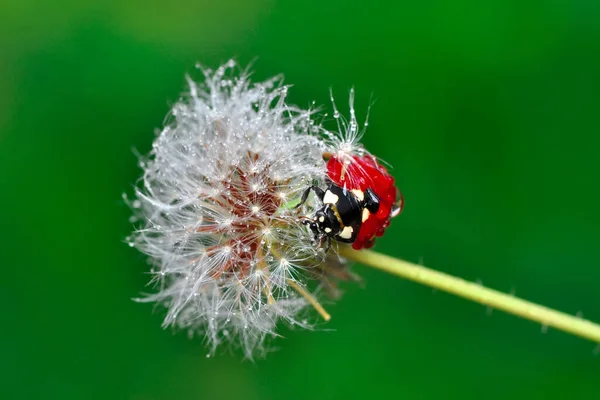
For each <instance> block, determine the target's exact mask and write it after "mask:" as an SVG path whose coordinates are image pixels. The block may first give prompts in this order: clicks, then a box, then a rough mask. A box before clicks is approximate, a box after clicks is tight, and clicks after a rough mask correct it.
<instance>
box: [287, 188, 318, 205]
mask: <svg viewBox="0 0 600 400" xmlns="http://www.w3.org/2000/svg"><path fill="white" fill-rule="evenodd" d="M311 190H312V191H313V192H315V194H316V195H317V197H318V198H319V200H321V201H323V197H324V196H325V192H324V191H323V189H321V188H320V187H318V186H309V187H308V188H307V189H306V190H305V191H304V193H302V198H301V199H300V203H298V204H297V205H296V206H294V208H298V207H300V206H301V205H302V204H304V203H306V199H308V194H309V193H310V191H311Z"/></svg>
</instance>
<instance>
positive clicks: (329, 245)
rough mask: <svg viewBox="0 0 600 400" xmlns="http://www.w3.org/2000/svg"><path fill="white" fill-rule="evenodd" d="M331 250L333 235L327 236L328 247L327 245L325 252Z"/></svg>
mask: <svg viewBox="0 0 600 400" xmlns="http://www.w3.org/2000/svg"><path fill="white" fill-rule="evenodd" d="M329 250H331V236H327V247H325V253H328V252H329Z"/></svg>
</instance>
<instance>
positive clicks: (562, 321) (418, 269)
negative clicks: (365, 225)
mask: <svg viewBox="0 0 600 400" xmlns="http://www.w3.org/2000/svg"><path fill="white" fill-rule="evenodd" d="M340 255H341V256H342V257H345V258H348V259H350V260H353V261H356V262H359V263H361V264H364V265H367V266H369V267H373V268H376V269H379V270H381V271H385V272H387V273H390V274H393V275H397V276H400V277H402V278H406V279H409V280H411V281H415V282H418V283H421V284H423V285H426V286H429V287H432V288H435V289H439V290H443V291H445V292H448V293H452V294H454V295H456V296H460V297H464V298H466V299H469V300H472V301H475V302H477V303H481V304H483V305H486V306H489V307H493V308H496V309H498V310H503V311H505V312H507V313H509V314H513V315H516V316H519V317H522V318H525V319H528V320H531V321H535V322H539V323H540V324H542V326H549V327H553V328H556V329H559V330H561V331H564V332H568V333H571V334H573V335H576V336H579V337H582V338H585V339H589V340H591V341H593V342H596V343H600V325H598V324H595V323H593V322H591V321H587V320H584V319H583V318H579V317H575V316H572V315H569V314H565V313H563V312H560V311H556V310H553V309H550V308H548V307H544V306H541V305H538V304H535V303H531V302H529V301H526V300H522V299H519V298H517V297H514V296H511V295H508V294H505V293H502V292H498V291H496V290H493V289H488V288H486V287H484V286H482V285H479V284H476V283H473V282H467V281H465V280H464V279H461V278H456V277H454V276H452V275H448V274H445V273H443V272H438V271H434V270H432V269H429V268H426V267H423V266H421V265H417V264H412V263H409V262H407V261H403V260H399V259H397V258H393V257H390V256H386V255H383V254H379V253H376V252H373V251H369V250H360V251H355V250H352V249H351V248H349V247H346V246H341V247H340Z"/></svg>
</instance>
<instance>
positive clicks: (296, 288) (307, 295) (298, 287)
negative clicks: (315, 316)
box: [288, 279, 331, 321]
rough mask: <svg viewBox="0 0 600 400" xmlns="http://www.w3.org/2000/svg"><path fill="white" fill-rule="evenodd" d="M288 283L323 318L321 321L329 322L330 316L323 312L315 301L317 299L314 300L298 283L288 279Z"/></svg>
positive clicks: (321, 307)
mask: <svg viewBox="0 0 600 400" xmlns="http://www.w3.org/2000/svg"><path fill="white" fill-rule="evenodd" d="M288 283H289V284H290V286H291V287H293V288H294V290H296V291H297V292H298V293H300V294H301V295H302V297H304V298H305V299H306V300H307V301H308V302H309V303H310V304H311V305H312V306H313V307H314V308H315V310H317V312H318V313H319V314H321V317H323V319H324V320H325V321H329V320H330V319H331V315H329V313H328V312H327V311H325V309H324V308H323V306H322V305H321V304H320V303H319V302H318V301H317V299H315V298H314V297H313V295H312V294H310V293H309V292H308V291H307V290H306V289H304V288H303V287H302V286H300V285H299V284H298V282H296V281H295V280H293V279H288Z"/></svg>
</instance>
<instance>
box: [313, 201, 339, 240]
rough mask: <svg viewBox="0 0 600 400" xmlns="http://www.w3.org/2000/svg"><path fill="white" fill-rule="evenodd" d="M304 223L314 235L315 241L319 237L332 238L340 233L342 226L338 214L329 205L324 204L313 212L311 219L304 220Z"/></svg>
mask: <svg viewBox="0 0 600 400" xmlns="http://www.w3.org/2000/svg"><path fill="white" fill-rule="evenodd" d="M304 223H305V224H306V225H308V226H309V228H310V230H311V231H312V232H313V233H314V235H315V239H317V238H319V237H320V236H328V237H334V236H335V235H337V234H338V233H339V232H340V229H341V225H342V224H341V223H340V220H339V217H338V214H337V213H336V211H335V210H334V207H333V206H332V205H331V204H325V205H324V206H323V207H321V208H320V209H318V210H317V212H315V217H314V218H313V219H308V220H305V222H304Z"/></svg>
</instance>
